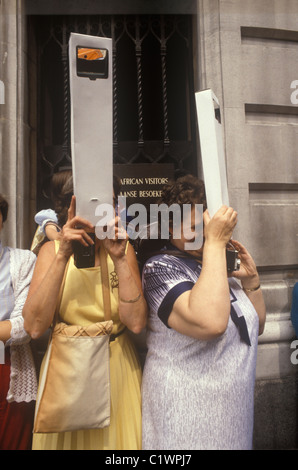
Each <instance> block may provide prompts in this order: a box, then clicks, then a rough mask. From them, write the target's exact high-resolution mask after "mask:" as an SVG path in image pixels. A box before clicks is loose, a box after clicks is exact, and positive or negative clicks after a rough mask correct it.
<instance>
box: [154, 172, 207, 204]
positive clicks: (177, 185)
mask: <svg viewBox="0 0 298 470" xmlns="http://www.w3.org/2000/svg"><path fill="white" fill-rule="evenodd" d="M159 203H164V204H167V205H168V206H171V205H172V204H178V205H179V206H180V207H181V206H183V204H191V205H194V204H203V208H204V210H205V209H206V208H207V202H206V194H205V185H204V182H203V181H202V180H200V179H198V178H196V177H195V176H193V175H185V176H182V177H180V178H178V179H177V180H176V181H172V182H169V183H168V184H167V185H166V186H165V187H164V188H163V193H162V197H161V199H160V201H159Z"/></svg>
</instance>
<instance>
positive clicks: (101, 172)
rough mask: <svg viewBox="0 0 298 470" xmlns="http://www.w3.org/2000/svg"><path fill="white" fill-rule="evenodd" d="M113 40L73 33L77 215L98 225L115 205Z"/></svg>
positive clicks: (73, 135)
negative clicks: (100, 215) (99, 214)
mask: <svg viewBox="0 0 298 470" xmlns="http://www.w3.org/2000/svg"><path fill="white" fill-rule="evenodd" d="M112 58H113V55H112V39H109V38H101V37H96V36H88V35H83V34H76V33H71V36H70V41H69V70H70V98H71V152H72V166H73V179H74V194H75V196H76V214H77V215H80V216H81V217H84V218H85V219H87V220H89V221H90V222H91V223H93V224H94V225H96V222H97V219H96V217H95V209H96V207H97V206H98V205H99V204H113V86H112V85H113V76H112Z"/></svg>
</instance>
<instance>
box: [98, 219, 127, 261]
mask: <svg viewBox="0 0 298 470" xmlns="http://www.w3.org/2000/svg"><path fill="white" fill-rule="evenodd" d="M127 241H128V235H127V232H126V230H125V229H124V228H123V226H122V223H121V219H120V217H118V216H116V217H115V219H113V220H111V221H110V223H109V224H108V227H107V232H106V237H105V238H104V239H103V241H102V242H103V246H104V248H105V249H106V251H107V252H108V253H109V255H110V257H111V258H112V260H113V262H114V263H115V262H117V260H120V259H121V258H123V257H124V256H125V250H126V244H127Z"/></svg>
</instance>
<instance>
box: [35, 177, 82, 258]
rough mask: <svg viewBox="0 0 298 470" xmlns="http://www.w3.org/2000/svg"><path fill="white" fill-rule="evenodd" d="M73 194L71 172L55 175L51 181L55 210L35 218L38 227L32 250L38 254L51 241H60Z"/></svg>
mask: <svg viewBox="0 0 298 470" xmlns="http://www.w3.org/2000/svg"><path fill="white" fill-rule="evenodd" d="M72 193H73V180H72V171H71V170H62V171H58V172H57V173H54V175H53V177H52V179H51V185H50V195H51V200H52V201H53V204H54V209H50V208H49V209H42V210H41V211H39V212H38V213H37V214H35V216H34V220H35V222H36V223H37V225H38V227H37V230H36V232H35V235H34V238H33V241H32V245H31V250H32V251H33V252H34V253H35V254H38V252H39V250H40V248H41V246H42V245H43V244H44V243H46V242H47V241H49V240H58V239H59V237H60V234H61V233H60V232H61V227H63V225H64V224H65V222H66V220H67V209H68V207H69V204H70V199H71V196H72Z"/></svg>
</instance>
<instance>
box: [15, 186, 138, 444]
mask: <svg viewBox="0 0 298 470" xmlns="http://www.w3.org/2000/svg"><path fill="white" fill-rule="evenodd" d="M114 191H115V188H114ZM115 197H117V194H115ZM118 222H119V217H118V216H117V217H115V219H114V220H113V221H112V222H111V223H112V225H113V226H114V230H115V237H114V238H113V239H109V238H105V239H104V240H99V239H98V238H95V242H94V243H95V266H94V267H92V268H87V269H77V268H76V267H75V265H74V260H73V242H74V241H76V242H79V243H81V244H82V245H83V246H88V244H93V241H92V239H91V237H90V236H89V235H88V232H90V231H92V230H94V227H92V225H91V224H90V223H89V222H88V221H86V220H84V219H82V218H81V217H79V216H76V215H75V197H74V196H73V197H72V200H71V204H70V207H69V211H68V219H67V222H66V223H65V225H64V226H63V228H62V231H61V237H60V239H59V241H57V240H56V241H51V242H48V243H46V244H45V245H44V246H43V247H42V248H41V250H40V252H39V255H38V259H37V263H36V268H35V271H34V275H33V279H32V283H31V287H30V291H29V295H28V300H27V302H26V305H25V307H24V311H23V315H24V319H25V328H26V330H27V331H28V333H29V334H30V335H31V336H32V338H36V337H40V336H41V335H42V334H43V333H44V332H45V331H46V330H47V328H49V326H50V325H51V322H52V320H53V315H54V311H55V307H56V302H57V298H58V293H59V288H60V285H61V282H62V278H63V275H64V271H65V268H66V265H67V262H68V260H69V259H70V263H69V267H68V271H67V275H66V278H65V287H64V290H63V294H62V300H61V307H60V317H61V320H62V321H64V322H66V323H68V324H81V325H86V324H90V323H91V322H97V321H103V319H104V312H103V309H102V290H101V282H102V281H101V270H100V256H99V251H100V248H101V245H102V244H103V245H104V248H105V250H106V252H107V253H108V270H109V274H110V280H111V282H110V286H111V287H110V297H111V308H112V320H113V321H114V327H113V332H112V333H113V335H114V337H115V339H114V341H111V342H110V377H111V423H110V425H109V426H108V427H106V428H103V429H98V430H97V429H96V430H84V431H75V432H66V433H56V434H34V438H33V449H39V450H45V449H47V450H48V449H91V450H96V449H99V450H100V449H102V450H104V449H105V450H106V449H113V450H138V449H140V448H141V368H140V364H139V361H138V357H137V355H136V351H135V348H134V346H133V343H132V342H131V339H130V335H129V334H128V330H131V331H133V332H134V333H139V332H140V331H141V330H142V329H143V328H144V327H145V324H146V319H147V304H146V301H145V299H144V297H143V293H142V285H141V277H140V272H139V267H138V264H137V260H136V256H135V252H134V250H133V248H132V246H131V245H130V244H129V243H128V241H127V237H126V238H125V236H123V234H122V235H121V237H120V236H119V233H120V231H121V230H123V229H122V228H121V227H120V225H119V226H118ZM78 226H80V227H81V228H80V229H78V228H76V227H78ZM124 235H125V234H124ZM86 387H88V384H86ZM99 393H100V390H99Z"/></svg>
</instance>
